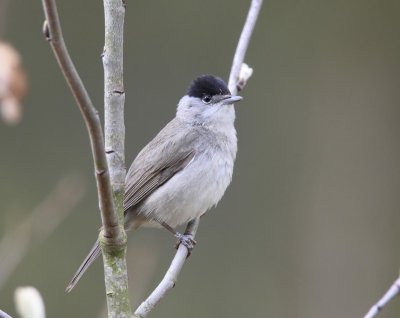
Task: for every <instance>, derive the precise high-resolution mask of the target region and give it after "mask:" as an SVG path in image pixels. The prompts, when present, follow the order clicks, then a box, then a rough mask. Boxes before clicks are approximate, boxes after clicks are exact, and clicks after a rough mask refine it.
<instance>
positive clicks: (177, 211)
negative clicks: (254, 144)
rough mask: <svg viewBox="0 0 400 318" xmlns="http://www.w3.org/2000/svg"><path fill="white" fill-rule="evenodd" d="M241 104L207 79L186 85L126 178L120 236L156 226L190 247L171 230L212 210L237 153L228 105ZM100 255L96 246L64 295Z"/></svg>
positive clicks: (223, 86)
mask: <svg viewBox="0 0 400 318" xmlns="http://www.w3.org/2000/svg"><path fill="white" fill-rule="evenodd" d="M241 99H242V97H240V96H232V94H231V92H230V91H229V89H228V87H227V85H226V84H225V82H224V81H223V80H222V79H221V78H218V77H215V76H212V75H204V76H200V77H198V78H196V79H195V80H194V81H193V82H192V83H191V85H190V86H189V89H188V91H187V94H186V95H185V96H183V97H182V98H181V100H180V101H179V104H178V107H177V111H176V117H175V118H174V119H172V120H171V121H170V122H169V123H168V124H167V125H166V126H165V127H164V128H163V129H162V130H161V131H160V132H159V133H158V135H157V136H156V137H155V138H154V139H153V140H152V141H150V143H148V144H147V145H146V146H145V147H144V148H143V150H142V151H141V152H140V153H139V154H138V155H137V157H136V158H135V160H134V161H133V163H132V165H131V167H130V169H129V171H128V173H127V175H126V179H125V198H124V211H125V212H124V213H125V229H126V230H130V229H137V228H138V227H140V226H154V225H155V226H160V227H161V226H162V227H165V228H167V229H168V230H169V231H171V232H173V233H174V234H175V236H176V237H178V239H179V240H180V242H181V243H183V244H185V245H186V246H187V247H188V248H189V249H191V248H192V247H193V246H192V245H193V242H194V241H193V240H192V239H191V238H190V237H187V236H185V235H183V234H180V233H178V232H176V231H175V230H174V228H175V227H177V226H178V225H181V224H184V223H187V222H189V221H191V220H193V219H195V218H197V217H200V216H201V215H203V214H204V213H205V212H206V211H208V210H209V209H210V208H211V207H213V206H215V205H216V204H217V203H218V201H219V200H220V199H221V198H222V196H223V194H224V192H225V190H226V188H227V187H228V185H229V184H230V182H231V180H232V172H233V164H234V161H235V157H236V151H237V138H236V130H235V127H234V121H235V109H234V107H233V104H234V103H235V102H238V101H240V100H241ZM100 253H101V249H100V246H99V242H98V241H97V242H96V243H95V245H94V246H93V248H92V250H91V251H90V253H89V255H88V256H87V257H86V259H85V260H84V261H83V263H82V265H81V266H80V267H79V269H78V270H77V272H76V273H75V275H74V276H73V278H72V280H71V282H70V283H69V285H68V287H67V291H70V290H72V288H73V287H74V286H75V285H76V283H77V282H78V280H79V279H80V278H81V276H82V275H83V273H84V272H85V271H86V269H87V268H88V267H89V266H90V265H91V264H92V263H93V261H94V260H95V259H96V258H97V257H98V256H99V255H100Z"/></svg>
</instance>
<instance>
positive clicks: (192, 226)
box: [135, 218, 200, 318]
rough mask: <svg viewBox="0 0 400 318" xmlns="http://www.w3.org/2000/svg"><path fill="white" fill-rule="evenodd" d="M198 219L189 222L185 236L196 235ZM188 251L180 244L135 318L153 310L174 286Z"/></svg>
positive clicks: (137, 310) (138, 309)
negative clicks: (161, 277) (159, 280)
mask: <svg viewBox="0 0 400 318" xmlns="http://www.w3.org/2000/svg"><path fill="white" fill-rule="evenodd" d="M199 223H200V218H197V219H195V220H193V221H191V222H189V224H188V226H187V227H186V231H185V234H189V235H191V236H192V237H193V238H194V237H195V235H196V232H197V229H198V227H199ZM188 253H189V251H188V249H187V248H186V246H184V245H183V244H180V245H179V247H178V250H177V252H176V254H175V257H174V259H173V260H172V263H171V265H170V266H169V268H168V270H167V272H166V274H165V276H164V278H163V279H162V280H161V282H160V283H159V284H158V286H157V287H156V289H154V291H153V292H152V293H151V294H150V296H149V297H147V299H146V300H145V301H144V302H142V303H141V304H140V306H139V307H138V308H137V309H136V311H135V316H136V317H140V318H144V317H147V315H148V314H149V313H150V311H152V310H153V308H154V307H155V306H156V305H157V304H158V303H159V301H160V300H161V298H163V297H164V296H165V294H166V293H167V292H168V291H169V290H170V289H171V288H173V287H174V286H175V283H176V281H177V279H178V275H179V273H180V272H181V270H182V267H183V265H184V264H185V261H186V259H187V257H188Z"/></svg>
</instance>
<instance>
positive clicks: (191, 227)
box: [135, 0, 262, 318]
mask: <svg viewBox="0 0 400 318" xmlns="http://www.w3.org/2000/svg"><path fill="white" fill-rule="evenodd" d="M261 5H262V0H253V1H252V2H251V6H250V9H249V13H248V15H247V19H246V22H245V24H244V27H243V30H242V33H241V35H240V39H239V42H238V45H237V48H236V52H235V55H234V58H233V63H232V68H231V72H230V76H229V84H228V87H229V90H230V91H231V93H232V94H233V95H236V94H237V92H238V90H239V89H242V88H244V86H245V85H246V83H247V80H248V78H249V77H250V76H251V74H252V70H251V69H249V68H248V66H247V65H245V64H244V63H243V61H244V57H245V55H246V51H247V48H248V46H249V43H250V38H251V35H252V33H253V30H254V26H255V24H256V21H257V17H258V14H259V12H260V9H261ZM244 65H245V67H243V66H244ZM246 68H247V69H246ZM243 70H244V71H243ZM199 223H200V219H199V218H197V219H195V220H193V221H192V222H190V223H189V224H188V226H187V228H186V231H185V233H187V234H191V235H192V237H193V238H194V236H195V234H196V232H197V228H198V226H199ZM187 255H188V250H187V248H186V247H185V246H183V245H182V244H181V245H179V248H178V251H177V252H176V254H175V257H174V259H173V260H172V263H171V265H170V267H169V268H168V270H167V272H166V274H165V275H164V278H163V279H162V280H161V282H160V283H159V284H158V286H157V287H156V288H155V289H154V291H153V292H152V293H151V294H150V296H149V297H148V298H147V299H146V300H145V301H144V302H142V303H141V304H140V306H139V307H138V308H137V309H136V311H135V317H138V318H139V317H140V318H145V317H147V316H148V314H149V313H150V312H151V311H152V310H153V309H154V307H155V306H156V305H157V304H158V303H159V302H160V300H161V299H162V298H163V297H164V296H165V295H166V293H167V292H168V291H169V290H170V289H172V288H173V287H174V286H175V283H176V281H177V279H178V276H179V273H180V271H181V270H182V268H183V265H184V264H185V261H186V258H187Z"/></svg>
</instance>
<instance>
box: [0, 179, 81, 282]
mask: <svg viewBox="0 0 400 318" xmlns="http://www.w3.org/2000/svg"><path fill="white" fill-rule="evenodd" d="M85 191H86V187H85V186H84V183H83V180H82V178H81V177H79V176H71V175H69V176H64V177H63V178H61V180H60V181H58V183H57V185H56V186H55V188H54V189H53V191H51V192H50V193H49V194H48V195H47V197H46V198H45V199H44V200H43V201H42V202H41V203H40V204H39V205H38V206H37V207H36V208H35V209H33V211H32V212H31V213H30V214H29V215H28V216H27V217H26V218H25V219H24V220H23V221H22V222H21V223H20V224H19V225H18V226H17V227H16V228H14V229H12V230H8V232H7V233H6V234H5V236H4V237H3V238H2V239H1V241H0V268H1V271H0V289H1V288H2V287H3V286H4V283H5V282H6V281H7V279H8V278H9V277H10V275H11V273H12V272H13V271H14V270H15V268H16V267H17V265H18V264H19V263H20V262H21V260H22V259H23V257H24V256H25V254H26V253H27V252H28V250H29V249H30V248H32V245H33V244H35V245H38V244H39V243H41V242H43V241H45V240H46V239H47V238H48V237H49V235H50V234H51V233H53V231H54V230H55V229H56V228H57V226H58V225H59V224H60V223H61V222H62V221H63V220H64V219H65V217H66V216H67V215H68V214H69V212H71V211H72V210H73V209H74V208H75V207H76V205H77V204H78V203H79V202H80V201H81V199H82V198H83V196H84V194H85Z"/></svg>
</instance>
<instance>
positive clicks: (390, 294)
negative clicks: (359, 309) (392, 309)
mask: <svg viewBox="0 0 400 318" xmlns="http://www.w3.org/2000/svg"><path fill="white" fill-rule="evenodd" d="M399 294H400V277H399V278H397V279H396V280H395V282H394V283H393V284H392V286H390V288H389V289H388V291H387V292H386V293H385V294H384V295H383V296H382V298H381V299H379V301H378V302H377V303H376V304H375V305H373V306H372V307H371V309H370V310H369V311H368V313H367V314H366V315H365V316H364V318H372V317H375V316H376V315H378V313H379V312H380V311H381V310H382V309H383V307H384V306H385V305H387V304H388V303H389V302H390V301H391V300H392V299H393V298H394V297H395V296H397V295H399Z"/></svg>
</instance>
